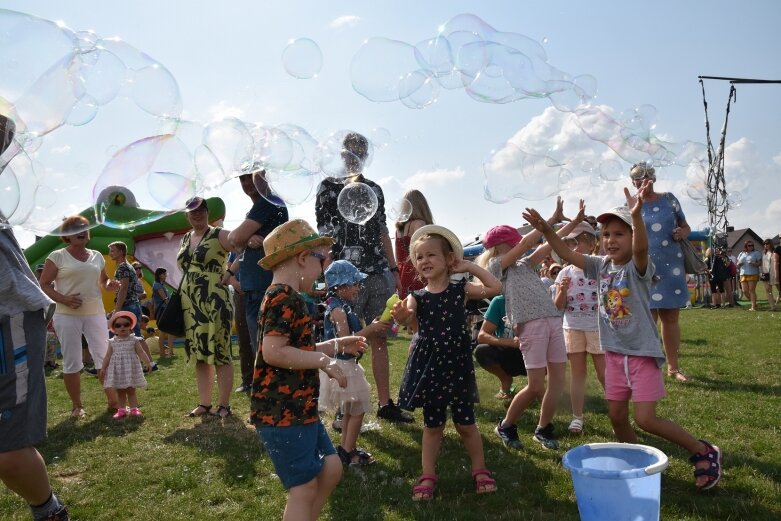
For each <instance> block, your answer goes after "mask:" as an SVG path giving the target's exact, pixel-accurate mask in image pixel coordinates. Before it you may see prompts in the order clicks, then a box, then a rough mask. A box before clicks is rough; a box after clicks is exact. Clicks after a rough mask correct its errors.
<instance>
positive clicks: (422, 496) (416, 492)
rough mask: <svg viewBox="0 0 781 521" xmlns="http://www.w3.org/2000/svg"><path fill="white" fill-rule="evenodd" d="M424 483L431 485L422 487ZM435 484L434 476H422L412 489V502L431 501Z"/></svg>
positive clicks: (435, 478)
mask: <svg viewBox="0 0 781 521" xmlns="http://www.w3.org/2000/svg"><path fill="white" fill-rule="evenodd" d="M424 481H430V482H431V485H424V484H423V482H424ZM436 484H437V477H436V476H435V475H434V474H423V475H421V476H420V477H419V478H418V479H417V480H416V481H415V486H414V487H412V501H431V500H432V499H434V487H435V486H436Z"/></svg>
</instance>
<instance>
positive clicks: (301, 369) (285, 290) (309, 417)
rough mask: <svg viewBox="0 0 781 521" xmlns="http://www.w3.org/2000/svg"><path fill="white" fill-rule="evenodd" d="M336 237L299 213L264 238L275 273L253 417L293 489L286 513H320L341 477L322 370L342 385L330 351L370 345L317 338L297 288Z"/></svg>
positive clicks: (266, 303) (314, 273) (265, 312)
mask: <svg viewBox="0 0 781 521" xmlns="http://www.w3.org/2000/svg"><path fill="white" fill-rule="evenodd" d="M333 243H334V240H333V239H332V238H330V237H321V236H319V235H318V234H317V232H315V230H314V229H313V228H312V227H311V226H310V225H309V224H308V223H307V222H306V221H303V220H301V219H295V220H292V221H288V222H286V223H285V224H282V225H281V226H278V227H277V228H275V229H274V231H272V232H271V233H270V234H269V235H267V236H266V238H265V239H264V240H263V249H264V251H265V252H266V256H265V257H263V258H262V259H261V260H260V265H261V266H262V267H263V268H265V269H269V270H271V271H272V272H273V279H272V281H271V285H270V286H269V287H268V289H267V290H266V296H265V298H264V299H263V304H262V305H261V309H260V314H259V316H258V356H257V358H256V360H255V370H254V378H253V382H252V398H251V400H252V402H251V420H252V423H253V424H254V425H255V428H256V430H257V433H258V436H259V438H260V439H261V441H262V442H263V444H264V445H265V447H266V450H267V451H268V454H269V456H270V457H271V460H272V462H273V463H274V468H275V470H276V473H277V475H278V476H279V479H280V480H281V481H282V485H283V486H284V487H285V488H286V489H288V499H287V505H286V506H285V514H284V517H283V519H316V518H317V517H318V516H319V514H320V511H321V510H322V508H323V505H324V504H325V501H326V500H327V499H328V496H329V495H330V494H331V491H332V490H333V489H334V488H335V487H336V484H337V483H339V480H340V479H341V477H342V463H341V461H340V460H339V457H338V456H337V455H336V450H335V449H334V446H333V444H332V443H331V440H330V439H329V438H328V434H327V433H326V431H325V427H324V426H323V424H322V422H321V421H320V417H319V416H318V411H317V397H318V394H319V392H318V391H319V386H320V381H319V378H318V372H317V370H318V369H322V370H323V371H324V372H325V373H326V374H328V376H330V377H331V378H334V379H335V380H336V381H337V382H339V385H341V386H344V385H345V384H346V380H345V377H344V374H343V373H342V371H341V369H340V368H339V366H338V365H337V364H336V359H335V358H332V357H335V356H336V355H337V354H340V353H349V354H356V355H357V354H359V353H362V352H363V351H364V350H365V349H366V339H365V338H364V337H360V336H345V337H341V338H334V339H331V340H327V341H325V342H319V343H317V344H316V343H315V342H314V339H313V336H312V318H311V317H310V315H309V313H308V310H307V306H306V301H305V300H304V299H303V297H301V295H299V292H300V291H302V290H306V289H309V288H311V287H312V284H313V283H314V281H315V280H316V279H317V278H319V277H320V276H321V275H322V273H323V265H324V263H325V261H326V259H327V258H328V248H329V247H330V246H331V245H332V244H333Z"/></svg>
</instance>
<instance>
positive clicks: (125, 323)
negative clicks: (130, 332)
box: [114, 322, 130, 328]
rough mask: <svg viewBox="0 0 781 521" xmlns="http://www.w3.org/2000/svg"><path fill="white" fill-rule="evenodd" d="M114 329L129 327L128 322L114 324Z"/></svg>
mask: <svg viewBox="0 0 781 521" xmlns="http://www.w3.org/2000/svg"><path fill="white" fill-rule="evenodd" d="M114 327H115V328H120V327H130V322H114Z"/></svg>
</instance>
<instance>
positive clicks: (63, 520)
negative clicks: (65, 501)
mask: <svg viewBox="0 0 781 521" xmlns="http://www.w3.org/2000/svg"><path fill="white" fill-rule="evenodd" d="M69 520H70V517H68V509H67V508H65V507H62V508H60V509H59V510H58V511H56V512H54V513H53V514H49V515H48V516H47V517H45V518H44V521H69Z"/></svg>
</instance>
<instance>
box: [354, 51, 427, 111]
mask: <svg viewBox="0 0 781 521" xmlns="http://www.w3.org/2000/svg"><path fill="white" fill-rule="evenodd" d="M419 68H420V67H419V65H418V63H417V60H416V59H415V47H413V46H412V45H410V44H408V43H405V42H401V41H398V40H391V39H389V38H370V39H369V40H366V41H365V42H364V43H363V45H361V47H360V48H359V49H358V51H357V52H356V53H355V55H354V56H353V59H352V62H351V63H350V79H351V81H352V85H353V89H355V91H356V92H357V93H359V94H361V95H362V96H364V97H366V98H367V99H369V100H371V101H399V100H400V99H401V98H402V96H401V95H400V93H399V87H400V85H399V80H400V79H401V78H404V77H405V76H406V75H407V74H409V73H411V72H414V71H416V70H418V69H419Z"/></svg>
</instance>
